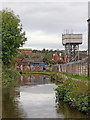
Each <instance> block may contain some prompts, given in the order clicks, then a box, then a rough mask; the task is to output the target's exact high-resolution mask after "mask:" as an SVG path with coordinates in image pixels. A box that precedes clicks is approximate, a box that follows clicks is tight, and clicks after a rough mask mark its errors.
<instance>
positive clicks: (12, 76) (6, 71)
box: [2, 66, 20, 87]
mask: <svg viewBox="0 0 90 120" xmlns="http://www.w3.org/2000/svg"><path fill="white" fill-rule="evenodd" d="M19 78H20V73H19V72H18V71H17V70H15V68H14V67H6V66H3V68H2V87H9V86H10V87H12V86H15V85H16V83H17V80H18V79H19Z"/></svg>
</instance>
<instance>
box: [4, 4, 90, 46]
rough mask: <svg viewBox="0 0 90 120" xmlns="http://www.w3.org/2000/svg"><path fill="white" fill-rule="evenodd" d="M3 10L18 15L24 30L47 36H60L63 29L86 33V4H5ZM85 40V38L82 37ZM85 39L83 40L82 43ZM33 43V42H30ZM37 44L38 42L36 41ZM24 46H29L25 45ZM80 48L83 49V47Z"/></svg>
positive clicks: (36, 44)
mask: <svg viewBox="0 0 90 120" xmlns="http://www.w3.org/2000/svg"><path fill="white" fill-rule="evenodd" d="M3 7H4V8H6V7H7V8H11V9H13V10H14V11H15V13H16V14H19V15H20V19H21V22H22V24H23V28H24V30H25V31H26V32H27V31H30V32H32V31H33V32H34V31H43V32H45V33H46V35H48V34H62V33H63V32H64V30H65V29H68V30H70V31H71V30H73V31H74V32H77V33H83V34H84V36H85V35H86V32H87V22H86V21H87V18H88V6H87V3H82V2H81V3H76V2H75V3H73V2H68V3H64V2H62V3H57V2H55V3H41V2H40V3H30V2H28V3H27V2H16V3H13V2H9V3H8V2H7V3H4V4H3ZM84 38H85V37H84ZM85 40H86V38H85V39H84V41H85ZM32 41H33V40H32ZM38 42H39V41H38ZM38 42H37V43H33V42H32V43H30V45H31V46H32V47H34V46H35V47H36V46H38V47H40V48H41V47H43V48H44V46H45V47H47V46H48V48H63V46H62V45H58V44H50V43H49V44H48V45H47V44H46V43H38ZM25 46H29V45H28V44H25ZM86 47H87V45H86ZM81 48H85V47H84V45H83V46H82V47H81Z"/></svg>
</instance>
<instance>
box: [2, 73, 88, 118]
mask: <svg viewBox="0 0 90 120" xmlns="http://www.w3.org/2000/svg"><path fill="white" fill-rule="evenodd" d="M56 87H57V85H55V84H53V83H51V82H50V80H49V77H47V76H43V75H41V76H40V75H23V76H21V80H19V81H18V84H17V87H15V88H7V89H3V118H87V116H86V115H85V114H83V113H80V112H79V111H77V110H75V109H72V108H71V107H69V105H67V104H66V103H63V102H62V101H61V102H60V103H59V104H58V103H56V102H55V88H56Z"/></svg>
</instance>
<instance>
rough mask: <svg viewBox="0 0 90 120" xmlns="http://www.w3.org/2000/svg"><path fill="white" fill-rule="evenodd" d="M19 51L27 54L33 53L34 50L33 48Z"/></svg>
mask: <svg viewBox="0 0 90 120" xmlns="http://www.w3.org/2000/svg"><path fill="white" fill-rule="evenodd" d="M18 52H19V53H22V52H24V53H25V54H26V55H31V54H32V50H31V49H25V48H24V49H18Z"/></svg>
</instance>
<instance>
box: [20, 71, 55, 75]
mask: <svg viewBox="0 0 90 120" xmlns="http://www.w3.org/2000/svg"><path fill="white" fill-rule="evenodd" d="M21 72H22V74H24V73H27V74H32V73H37V74H48V75H51V74H52V73H55V72H54V71H53V72H50V71H21Z"/></svg>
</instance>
